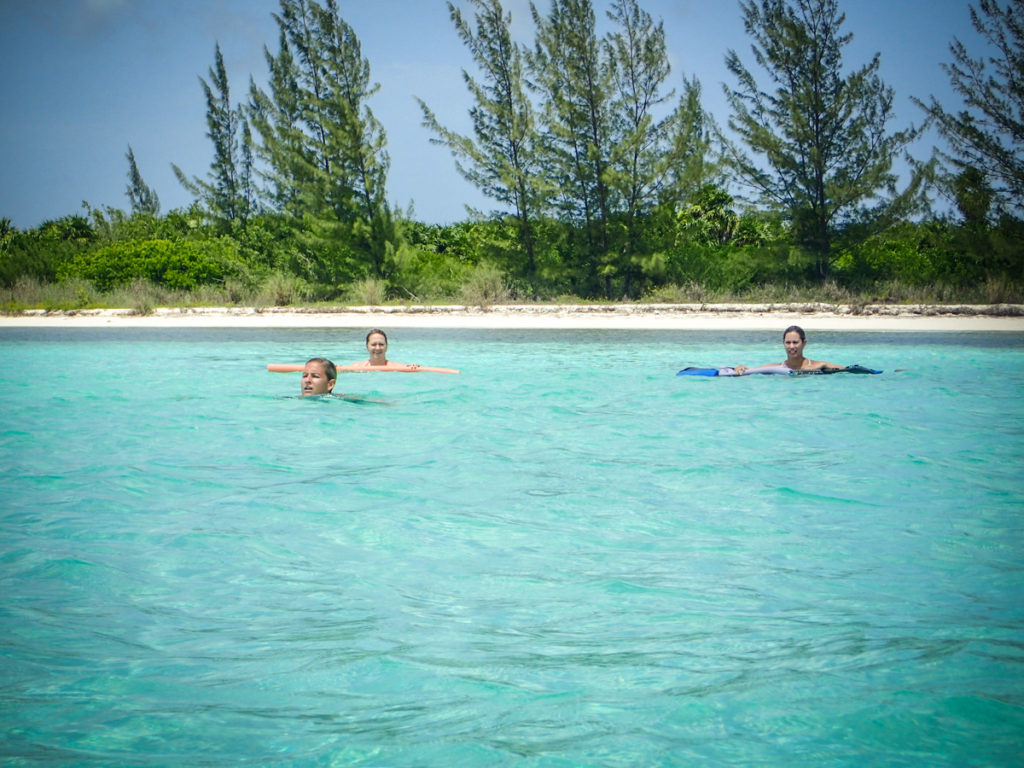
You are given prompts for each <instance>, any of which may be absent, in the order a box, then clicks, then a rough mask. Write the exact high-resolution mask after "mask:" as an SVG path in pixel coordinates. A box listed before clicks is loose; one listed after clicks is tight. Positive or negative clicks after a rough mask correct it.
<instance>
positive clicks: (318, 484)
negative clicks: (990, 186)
mask: <svg viewBox="0 0 1024 768" xmlns="http://www.w3.org/2000/svg"><path fill="white" fill-rule="evenodd" d="M808 330H809V331H810V332H811V338H810V343H809V345H808V348H807V353H808V355H809V356H810V357H813V358H817V359H825V360H829V361H832V362H836V363H843V364H846V363H862V364H865V365H869V366H872V367H877V368H882V369H884V370H885V373H884V374H883V375H881V376H853V375H837V376H816V377H800V378H788V377H776V376H760V377H746V378H743V379H722V380H719V379H693V378H687V377H678V378H677V377H676V376H675V373H676V371H677V370H679V369H680V368H682V367H684V366H686V365H732V364H736V363H744V364H757V363H767V362H777V361H778V360H781V359H782V358H783V356H784V354H783V351H782V345H781V343H780V342H779V339H778V338H777V337H779V336H781V334H766V333H742V334H736V333H732V334H725V333H686V332H644V333H636V332H579V331H572V332H543V333H541V332H527V331H521V332H511V331H509V332H495V331H455V330H445V331H412V330H403V331H395V332H393V333H391V334H390V336H391V350H390V353H391V354H390V356H391V357H393V358H394V359H397V360H402V361H407V362H419V363H422V364H433V365H440V366H451V367H456V368H461V369H462V371H463V373H462V374H461V375H460V376H445V375H438V374H346V375H344V376H342V378H341V381H340V382H339V386H338V389H339V390H340V391H343V392H348V393H353V394H360V395H367V396H370V397H375V398H380V399H383V400H387V401H388V402H389V403H391V404H390V405H381V404H376V403H370V404H357V403H352V402H346V401H342V400H338V399H334V400H327V399H312V398H310V399H300V398H297V397H295V395H296V394H297V393H298V389H299V377H298V374H270V373H267V372H266V370H265V364H266V363H268V362H301V361H303V360H305V359H306V358H308V357H310V356H313V355H317V354H326V355H327V356H329V357H331V358H332V359H334V360H335V361H337V362H349V361H352V360H356V359H360V357H361V354H360V353H361V352H362V347H361V342H362V338H361V334H360V333H358V332H355V331H325V330H304V331H237V330H236V331H227V330H225V331H212V332H211V331H196V330H175V331H163V332H157V331H132V330H124V329H122V330H118V331H115V330H96V331H87V330H78V331H46V332H44V331H35V330H18V329H10V330H5V331H0V764H2V765H11V766H22V765H24V766H109V765H118V766H185V765H188V766H240V765H245V766H249V765H270V766H274V765H280V766H363V765H366V766H675V765H696V766H715V765H745V766H863V765H876V766H877V765H894V766H895V765H906V766H920V765H928V766H968V765H969V766H975V765H976V766H1002V765H1006V766H1009V765H1020V764H1021V756H1022V746H1021V745H1022V744H1024V472H1022V456H1024V397H1022V393H1024V335H1021V334H988V335H986V334H946V335H929V334H877V333H876V334H855V333H832V334H826V333H814V332H813V329H808ZM894 369H905V370H901V371H900V372H894Z"/></svg>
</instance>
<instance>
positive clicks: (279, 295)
mask: <svg viewBox="0 0 1024 768" xmlns="http://www.w3.org/2000/svg"><path fill="white" fill-rule="evenodd" d="M310 294H311V290H310V286H309V284H308V283H307V282H306V281H305V280H303V279H302V278H300V277H295V276H294V275H289V274H287V273H285V272H271V273H270V274H269V275H268V276H267V277H266V278H265V279H264V280H263V282H262V283H260V284H259V286H258V287H257V288H256V290H255V292H254V294H253V296H252V301H253V304H254V305H255V306H257V307H288V306H291V305H293V304H296V303H301V302H302V301H305V300H306V299H307V298H309V296H310Z"/></svg>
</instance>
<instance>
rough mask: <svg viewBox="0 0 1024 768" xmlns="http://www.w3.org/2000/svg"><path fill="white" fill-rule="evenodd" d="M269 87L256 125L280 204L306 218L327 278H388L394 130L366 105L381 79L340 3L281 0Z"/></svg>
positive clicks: (254, 96) (258, 104)
mask: <svg viewBox="0 0 1024 768" xmlns="http://www.w3.org/2000/svg"><path fill="white" fill-rule="evenodd" d="M280 8H281V12H280V13H279V14H275V15H274V18H275V20H276V21H277V23H278V27H279V29H280V33H281V34H280V51H279V53H278V54H277V55H276V56H272V55H271V54H269V52H268V53H267V59H268V64H269V66H270V93H269V94H268V93H264V92H262V91H261V90H260V89H258V88H256V87H255V86H252V87H251V88H250V92H251V99H250V101H251V107H252V114H253V123H254V126H255V127H256V130H257V132H258V133H259V134H260V138H261V141H262V144H261V147H260V150H259V151H260V153H261V155H262V156H263V157H264V158H265V159H266V160H267V162H268V164H269V166H270V169H269V171H268V176H269V178H270V181H271V185H272V193H271V196H272V198H273V200H274V202H275V203H276V204H277V205H278V206H280V207H281V208H283V209H285V210H289V211H290V212H292V213H294V214H296V215H300V216H302V217H303V221H304V222H305V224H306V226H307V230H308V233H309V235H310V238H309V244H310V247H312V248H314V249H315V250H317V251H318V252H319V253H320V254H321V255H322V256H324V257H325V258H326V259H327V262H329V263H328V264H327V271H328V272H329V274H326V275H323V276H322V277H324V278H325V279H334V280H343V279H348V278H352V277H356V276H358V275H359V274H361V273H366V272H367V271H369V272H372V273H373V274H375V275H378V276H386V275H385V273H386V270H387V261H388V256H389V254H390V253H391V251H392V249H393V240H394V237H395V233H394V225H393V221H392V216H391V211H390V209H389V207H388V204H387V200H386V189H385V186H386V182H387V171H388V167H389V163H390V161H389V158H388V155H387V152H386V151H385V147H386V143H387V141H386V137H385V134H384V130H383V128H382V127H381V125H380V123H379V122H378V121H377V119H376V118H375V117H374V115H373V112H372V111H371V110H370V109H369V107H368V106H367V101H368V100H369V99H370V97H372V96H373V94H374V93H376V91H377V89H378V87H379V86H378V85H377V84H375V83H371V81H370V65H369V62H367V61H366V59H364V58H363V56H362V47H361V45H360V43H359V39H358V37H357V36H356V34H355V32H354V31H353V30H352V28H351V27H350V26H349V25H348V24H347V23H346V22H345V21H344V20H343V19H342V18H341V16H340V14H339V11H338V5H337V3H336V2H335V0H324V3H323V4H322V5H321V4H319V3H317V2H315V0H281V4H280Z"/></svg>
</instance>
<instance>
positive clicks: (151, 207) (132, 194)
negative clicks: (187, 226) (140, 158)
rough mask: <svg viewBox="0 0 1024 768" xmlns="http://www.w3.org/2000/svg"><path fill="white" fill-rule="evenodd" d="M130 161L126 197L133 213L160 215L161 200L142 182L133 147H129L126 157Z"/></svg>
mask: <svg viewBox="0 0 1024 768" xmlns="http://www.w3.org/2000/svg"><path fill="white" fill-rule="evenodd" d="M125 158H126V159H127V160H128V187H127V189H126V190H125V195H127V196H128V201H129V203H130V204H131V208H132V213H147V214H149V215H151V216H156V215H157V214H159V213H160V198H159V197H157V195H156V192H155V191H154V190H153V189H152V188H151V187H150V186H149V185H148V184H146V182H145V181H143V180H142V174H141V173H139V166H138V165H137V164H136V163H135V153H134V152H133V151H132V145H131V144H129V145H128V153H127V154H126V155H125Z"/></svg>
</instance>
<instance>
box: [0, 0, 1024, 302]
mask: <svg viewBox="0 0 1024 768" xmlns="http://www.w3.org/2000/svg"><path fill="white" fill-rule="evenodd" d="M463 6H464V7H465V8H466V9H467V10H468V13H467V12H465V11H463V10H462V9H460V8H459V7H457V6H456V5H454V4H453V3H449V4H448V8H449V12H450V15H451V19H452V23H453V24H454V26H455V28H456V30H457V31H458V34H459V36H460V38H461V39H462V41H463V43H464V44H465V45H466V47H467V48H468V50H469V51H470V53H471V55H472V59H473V61H474V62H475V64H476V69H477V71H475V72H465V73H463V74H464V85H465V86H466V87H467V88H468V89H469V91H470V94H471V96H472V99H473V104H474V106H473V108H472V110H471V113H470V116H471V124H472V133H471V134H469V135H461V134H458V133H456V132H454V131H452V130H450V129H448V128H446V127H445V125H444V123H443V119H444V117H445V116H439V115H437V114H435V112H434V111H433V110H432V109H431V107H430V106H429V105H428V104H426V103H423V102H421V108H422V111H423V116H424V125H425V126H426V127H427V128H429V129H430V131H431V132H432V134H433V136H434V139H433V140H434V141H436V142H437V143H439V144H442V145H444V146H447V147H449V148H450V149H451V151H452V154H453V157H454V159H455V162H456V163H457V167H458V168H459V170H460V172H461V173H462V174H463V175H464V176H465V177H466V178H467V179H468V180H469V181H471V182H472V183H473V184H475V185H476V186H477V187H478V188H479V189H480V190H481V191H482V192H483V193H484V194H485V195H486V196H488V197H489V198H490V199H492V200H493V201H494V202H495V204H496V210H495V211H493V212H490V213H483V212H481V213H478V214H477V215H474V216H472V217H471V218H469V219H468V220H466V221H463V222H460V223H457V224H453V225H448V226H438V225H432V224H428V223H423V222H419V221H416V220H414V219H413V218H412V217H411V216H409V215H403V214H402V213H401V212H400V211H396V210H393V209H392V207H391V206H390V205H389V203H388V202H387V199H386V194H385V187H386V182H387V174H388V170H389V167H390V159H389V157H388V155H387V151H386V146H387V144H386V134H385V131H384V127H383V126H382V125H381V124H380V123H379V122H378V121H377V120H376V118H375V117H374V115H373V113H372V111H371V110H370V109H369V106H368V102H369V100H370V99H371V98H372V96H373V94H374V92H375V91H376V88H377V86H376V85H375V84H374V83H373V82H372V80H371V77H370V64H369V62H368V61H367V60H365V59H364V58H363V57H362V53H361V48H360V45H359V40H358V38H357V36H356V34H355V31H354V30H353V29H352V28H351V27H349V26H348V24H346V23H345V21H344V19H342V18H341V16H340V14H339V10H338V7H337V4H336V2H335V0H320V1H318V0H280V13H278V14H275V19H276V21H277V24H278V27H279V31H280V35H279V39H278V41H277V47H276V50H271V49H270V48H266V49H265V56H266V62H267V67H268V70H269V76H268V78H267V88H266V90H264V89H261V88H259V87H257V86H256V85H255V83H254V82H253V83H251V84H250V89H249V93H248V96H247V99H246V100H245V101H244V102H242V103H238V104H235V103H233V102H232V98H231V91H230V87H229V83H228V79H227V74H226V70H225V66H224V61H223V57H222V54H221V51H220V48H219V46H218V47H217V48H216V50H215V55H214V64H213V66H212V67H211V68H210V70H209V79H202V80H201V86H202V91H203V94H204V97H205V100H206V106H207V128H208V132H207V136H208V137H209V138H210V140H211V142H212V144H213V156H214V159H213V162H212V163H211V167H210V169H209V172H208V174H207V175H206V177H205V178H200V177H193V178H189V177H187V176H186V175H185V173H183V172H182V171H180V169H177V168H175V170H176V172H177V175H178V178H179V180H180V181H181V183H182V184H183V185H185V187H186V188H187V189H188V190H190V191H191V192H192V193H193V195H194V196H195V202H194V203H193V204H192V205H191V206H190V207H189V208H188V209H187V210H174V211H171V212H169V213H166V214H163V215H161V214H160V203H159V198H158V197H157V195H156V192H155V191H154V190H152V189H150V188H149V187H148V186H147V185H146V183H145V181H144V180H143V177H142V174H141V173H140V171H139V169H138V167H137V165H136V162H135V157H134V154H133V153H132V150H131V148H130V147H129V148H128V153H127V160H128V164H129V169H128V187H127V190H126V195H127V197H128V199H129V202H130V210H129V211H122V210H119V209H116V208H112V207H106V208H92V207H89V206H86V208H85V212H84V213H83V214H74V215H69V216H65V217H62V218H60V219H57V220H54V221H49V222H46V223H44V224H42V225H40V226H38V227H35V228H33V229H30V230H26V231H20V230H17V229H16V228H14V227H13V226H12V224H11V222H10V221H9V220H6V219H0V289H2V291H3V293H0V301H2V303H3V308H5V309H8V310H16V309H23V308H26V307H32V306H44V307H55V308H75V307H87V306H98V305H128V306H132V307H135V308H136V309H138V310H139V311H146V310H148V309H150V308H151V307H152V306H153V305H155V304H157V303H176V304H224V303H228V304H255V305H259V306H266V305H272V304H273V305H277V304H292V303H299V302H302V303H308V302H319V301H339V300H340V301H347V302H352V303H360V304H363V303H382V302H385V301H388V300H397V301H405V302H408V301H415V302H437V301H452V300H455V301H459V302H464V303H474V304H486V303H493V302H496V301H501V300H506V299H511V300H519V301H523V300H550V299H560V300H566V299H568V298H573V299H582V300H587V299H620V298H626V299H653V300H662V301H712V300H716V299H740V300H742V299H744V298H757V299H762V300H772V301H783V300H786V299H788V298H806V297H815V298H819V299H823V300H833V301H908V300H911V301H971V302H1003V301H1015V302H1019V301H1021V300H1022V297H1024V219H1022V214H1024V198H1022V192H1024V160H1022V143H1024V95H1022V93H1024V92H1022V90H1021V88H1020V83H1021V82H1022V79H1024V57H1022V55H1021V51H1022V50H1024V36H1022V27H1021V24H1020V19H1021V18H1024V0H1012V1H1011V2H1009V3H1007V4H1005V5H1002V6H1001V5H1000V4H999V3H997V2H996V0H981V2H980V4H979V6H978V7H977V8H975V7H972V8H971V14H972V19H973V21H974V25H975V27H976V28H977V29H978V30H979V32H981V33H982V34H983V35H984V36H985V37H986V38H987V39H988V40H989V41H990V42H991V43H992V45H993V50H995V51H996V55H995V56H987V57H986V58H980V59H974V58H972V57H971V54H970V52H969V51H968V50H967V49H966V48H965V47H964V46H963V45H962V44H960V43H959V42H958V41H955V40H954V41H953V43H952V45H951V54H952V56H953V62H952V63H951V64H949V65H947V68H946V71H947V73H948V74H949V76H950V78H951V82H952V83H953V85H954V87H955V88H956V89H957V90H958V92H960V93H961V94H963V96H964V98H965V102H964V104H963V105H962V106H961V108H960V110H959V111H950V110H949V109H947V107H945V106H943V105H941V104H939V103H937V102H936V101H935V100H934V99H931V101H930V102H928V103H926V102H925V101H923V100H918V103H919V105H920V106H921V108H922V117H923V119H925V120H927V121H934V123H935V124H936V125H937V126H938V127H939V129H940V130H941V132H942V133H943V135H944V136H945V137H946V139H947V140H948V143H949V150H948V152H947V153H945V154H940V153H937V154H936V155H935V156H934V157H933V158H932V159H931V160H930V161H929V162H927V163H914V162H913V161H909V162H910V166H911V168H912V169H913V172H912V173H911V174H910V178H908V179H905V180H904V184H903V186H900V185H899V184H898V178H897V176H896V174H895V173H894V171H893V166H894V163H895V162H896V161H898V160H900V159H902V158H904V157H905V153H906V151H907V149H908V148H909V147H911V146H913V144H914V142H915V141H916V140H917V139H918V137H919V134H920V128H913V127H909V128H904V129H902V130H892V129H891V128H890V125H889V123H890V121H891V119H892V103H893V93H892V90H891V89H890V88H888V87H887V86H886V85H885V84H884V83H883V82H882V81H881V79H880V78H879V76H878V66H879V59H878V57H877V56H875V57H874V58H873V59H872V60H870V61H869V62H867V63H865V64H863V65H861V66H859V67H856V66H855V67H851V66H850V65H849V64H848V63H846V62H844V61H843V50H844V48H845V46H846V45H847V44H848V43H849V41H850V36H849V35H848V34H845V33H844V32H843V31H842V25H843V22H844V18H843V15H842V13H841V11H840V9H839V6H838V0H746V1H745V2H741V4H740V7H741V9H742V12H743V15H744V21H745V25H746V29H747V31H748V34H749V35H750V37H751V40H752V43H753V45H752V53H753V62H744V61H743V60H742V59H741V58H740V56H739V55H738V54H736V53H735V52H733V51H730V52H728V53H727V59H726V60H727V64H728V67H729V69H730V71H731V72H732V74H733V75H734V76H735V79H736V82H735V84H734V85H733V86H732V87H727V89H726V93H727V96H728V98H729V103H730V107H731V114H730V115H729V116H728V126H729V128H730V133H729V135H728V136H727V135H726V133H725V131H723V130H722V129H720V128H719V127H718V125H717V124H716V122H715V121H714V120H713V118H712V116H711V115H709V114H707V113H706V112H705V111H704V109H703V108H702V106H701V87H700V84H699V83H698V82H696V81H695V80H686V79H684V80H683V87H682V90H681V92H680V93H678V94H677V93H676V92H675V91H673V90H672V89H671V88H670V87H669V86H668V83H669V75H670V68H669V63H668V53H667V46H666V41H665V35H664V30H663V27H662V25H661V24H660V23H657V22H655V21H654V20H653V19H652V18H651V17H650V16H649V15H648V14H647V13H646V12H644V11H643V9H642V8H641V7H640V6H639V4H638V2H637V0H613V1H612V2H610V3H609V9H608V11H607V15H608V18H609V20H610V21H611V24H612V31H611V32H610V33H609V34H608V35H607V36H605V37H604V38H599V37H598V36H597V34H596V32H595V28H596V19H595V9H594V4H593V3H592V2H591V0H551V2H550V8H549V10H548V12H547V13H546V14H543V13H542V12H541V11H540V10H539V9H538V8H537V7H535V6H532V5H531V9H532V13H533V22H534V27H535V30H536V33H535V40H534V43H533V45H532V46H526V45H520V44H517V43H515V42H514V41H513V40H512V38H511V35H510V32H509V29H510V24H511V19H510V17H509V15H508V14H507V13H506V12H505V11H504V10H503V9H502V7H501V5H500V2H499V0H465V2H464V3H463ZM753 65H756V66H753ZM447 117H449V118H451V117H452V116H447ZM741 195H744V196H741ZM935 200H939V201H949V202H951V203H952V207H949V210H952V211H954V212H953V213H948V214H945V215H936V214H934V213H933V212H932V203H934V201H935ZM945 207H948V206H945Z"/></svg>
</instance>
